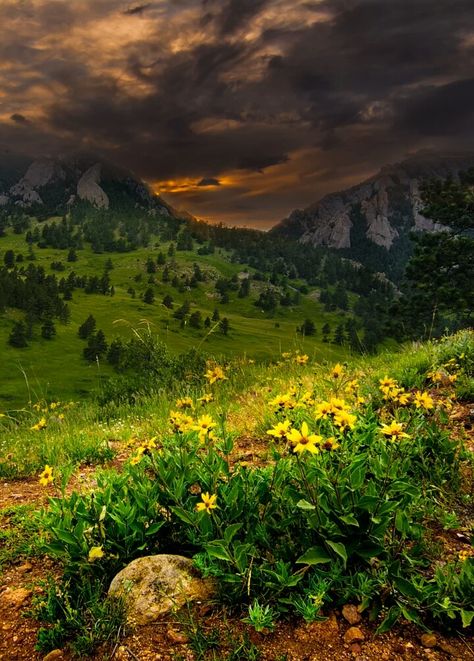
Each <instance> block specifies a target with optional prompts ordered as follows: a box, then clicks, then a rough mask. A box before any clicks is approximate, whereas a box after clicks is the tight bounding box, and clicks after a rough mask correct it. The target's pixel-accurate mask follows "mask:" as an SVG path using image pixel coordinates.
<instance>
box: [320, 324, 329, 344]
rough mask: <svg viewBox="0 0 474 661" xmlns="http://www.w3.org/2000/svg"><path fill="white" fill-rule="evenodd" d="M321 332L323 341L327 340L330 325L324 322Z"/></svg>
mask: <svg viewBox="0 0 474 661" xmlns="http://www.w3.org/2000/svg"><path fill="white" fill-rule="evenodd" d="M322 333H323V342H329V336H330V334H331V326H330V325H329V324H328V323H327V322H326V323H325V324H324V326H323V328H322Z"/></svg>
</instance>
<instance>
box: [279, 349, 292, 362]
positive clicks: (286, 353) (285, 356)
mask: <svg viewBox="0 0 474 661" xmlns="http://www.w3.org/2000/svg"><path fill="white" fill-rule="evenodd" d="M290 356H291V353H290V352H289V351H284V352H283V353H282V354H281V357H282V358H283V359H284V360H288V358H290Z"/></svg>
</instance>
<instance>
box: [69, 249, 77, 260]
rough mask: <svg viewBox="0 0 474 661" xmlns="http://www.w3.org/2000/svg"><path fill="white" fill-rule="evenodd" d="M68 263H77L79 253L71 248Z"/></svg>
mask: <svg viewBox="0 0 474 661" xmlns="http://www.w3.org/2000/svg"><path fill="white" fill-rule="evenodd" d="M67 261H68V262H77V253H76V251H75V249H74V248H69V252H68V254H67Z"/></svg>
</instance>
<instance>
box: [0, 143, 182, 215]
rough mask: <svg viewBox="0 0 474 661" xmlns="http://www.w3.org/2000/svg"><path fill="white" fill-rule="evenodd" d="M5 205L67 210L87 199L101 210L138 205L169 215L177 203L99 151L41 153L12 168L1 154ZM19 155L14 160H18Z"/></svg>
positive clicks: (0, 195) (0, 203)
mask: <svg viewBox="0 0 474 661" xmlns="http://www.w3.org/2000/svg"><path fill="white" fill-rule="evenodd" d="M0 158H1V162H0V207H3V208H4V209H5V208H6V209H8V208H18V207H20V208H22V209H24V210H25V211H26V212H27V213H28V212H31V213H40V214H56V213H59V214H62V213H64V212H65V211H66V210H67V208H68V207H69V206H71V205H73V204H77V203H80V202H86V203H89V204H91V205H92V206H94V207H96V208H99V209H108V208H114V207H119V206H120V207H122V208H123V207H124V206H127V205H132V206H133V207H140V208H143V209H144V210H147V211H148V212H149V213H160V214H169V213H172V209H171V207H169V205H167V204H166V203H165V202H164V201H163V200H162V199H161V198H160V197H159V196H158V195H155V194H154V193H153V192H152V191H151V190H150V189H149V188H148V186H147V185H146V184H144V183H143V182H142V181H141V180H140V179H138V178H137V177H135V176H134V175H133V174H132V173H131V172H129V171H127V170H124V169H121V168H117V167H116V166H114V165H112V164H110V163H107V162H105V161H102V160H100V159H98V158H97V156H94V155H72V156H68V157H64V158H40V159H37V160H34V161H30V162H28V161H26V162H24V163H23V165H22V167H19V165H18V161H17V162H16V163H15V167H14V166H13V164H12V166H11V167H9V159H10V158H12V157H11V156H10V155H8V154H1V155H0ZM12 160H13V159H12Z"/></svg>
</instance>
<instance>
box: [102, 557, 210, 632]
mask: <svg viewBox="0 0 474 661" xmlns="http://www.w3.org/2000/svg"><path fill="white" fill-rule="evenodd" d="M215 593H216V585H215V583H214V581H212V580H210V579H204V578H202V577H201V575H200V574H199V572H198V570H197V569H196V567H195V566H194V564H193V562H192V560H190V559H189V558H185V557H183V556H180V555H167V554H162V555H150V556H146V557H143V558H137V559H136V560H133V561H132V562H131V563H130V564H129V565H127V566H126V567H125V569H122V571H121V572H119V573H118V574H117V576H115V578H114V579H113V580H112V583H111V584H110V588H109V596H111V597H119V598H122V599H123V600H124V603H125V607H126V610H127V617H128V619H129V621H130V623H133V624H149V623H150V622H154V621H155V620H156V619H158V618H159V617H160V615H163V614H164V613H167V612H169V611H171V610H175V609H179V608H181V607H182V606H184V605H185V604H186V603H187V602H191V601H207V600H209V599H212V597H214V596H215Z"/></svg>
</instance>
